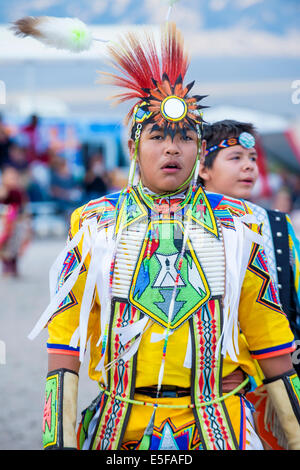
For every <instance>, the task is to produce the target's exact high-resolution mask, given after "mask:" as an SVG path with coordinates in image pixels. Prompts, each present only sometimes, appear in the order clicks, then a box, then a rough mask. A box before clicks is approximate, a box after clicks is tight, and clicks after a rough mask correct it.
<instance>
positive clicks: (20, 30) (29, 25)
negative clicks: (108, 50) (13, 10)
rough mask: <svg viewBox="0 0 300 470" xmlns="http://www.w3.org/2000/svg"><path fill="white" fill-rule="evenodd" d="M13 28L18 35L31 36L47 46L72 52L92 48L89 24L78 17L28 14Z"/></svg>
mask: <svg viewBox="0 0 300 470" xmlns="http://www.w3.org/2000/svg"><path fill="white" fill-rule="evenodd" d="M11 29H12V31H14V33H15V34H16V35H17V36H21V37H28V36H30V37H33V38H35V39H37V40H38V41H40V42H42V43H44V44H45V45H47V46H51V47H55V48H56V49H66V50H69V51H71V52H82V51H86V50H88V49H90V47H91V44H92V40H93V38H92V34H91V32H90V30H89V28H88V27H87V25H86V24H85V23H83V22H82V21H81V20H79V19H77V18H56V17H52V16H40V17H33V16H28V17H25V18H21V19H19V20H17V21H15V22H14V23H13V26H12V27H11Z"/></svg>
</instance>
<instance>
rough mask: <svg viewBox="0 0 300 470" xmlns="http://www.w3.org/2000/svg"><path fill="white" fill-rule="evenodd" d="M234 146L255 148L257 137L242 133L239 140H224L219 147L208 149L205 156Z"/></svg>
mask: <svg viewBox="0 0 300 470" xmlns="http://www.w3.org/2000/svg"><path fill="white" fill-rule="evenodd" d="M234 145H241V146H242V147H244V148H245V149H251V148H253V147H254V146H255V137H254V136H253V135H252V134H249V132H242V133H241V134H240V135H239V137H237V138H236V137H230V138H229V139H224V140H222V141H221V142H220V143H219V144H217V145H212V146H211V147H209V148H207V149H206V154H205V156H207V155H209V154H210V153H212V152H214V151H215V150H218V149H224V148H227V147H232V146H234Z"/></svg>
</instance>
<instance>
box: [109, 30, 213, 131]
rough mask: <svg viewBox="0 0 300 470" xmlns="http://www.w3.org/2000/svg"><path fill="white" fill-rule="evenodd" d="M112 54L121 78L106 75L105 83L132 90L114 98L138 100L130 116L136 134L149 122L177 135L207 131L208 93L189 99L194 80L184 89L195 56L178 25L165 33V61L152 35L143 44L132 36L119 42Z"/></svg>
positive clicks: (127, 90)
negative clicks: (203, 127) (204, 123)
mask: <svg viewBox="0 0 300 470" xmlns="http://www.w3.org/2000/svg"><path fill="white" fill-rule="evenodd" d="M108 52H109V55H110V58H111V63H112V65H113V66H114V67H115V68H116V69H117V71H118V72H119V74H115V73H106V72H101V73H102V74H104V76H105V79H104V81H105V82H106V83H109V84H112V85H115V86H118V87H121V88H125V89H126V91H124V92H122V93H119V94H116V95H114V96H112V97H111V98H112V99H113V100H114V101H115V102H116V103H121V102H124V101H127V100H137V102H136V103H135V105H134V106H133V107H132V108H131V109H130V111H129V113H128V115H127V118H126V122H127V123H128V122H129V121H130V119H131V118H132V135H134V132H135V129H136V126H137V124H144V123H149V122H152V123H153V124H154V128H163V129H164V131H165V133H166V134H167V133H169V134H171V135H172V136H174V135H175V133H176V132H178V131H181V132H183V133H185V132H186V130H187V129H193V130H196V129H197V128H198V127H201V125H202V116H201V113H200V109H202V108H206V107H207V106H201V105H199V104H198V102H199V101H200V100H202V99H203V98H204V97H205V96H206V95H205V96H198V95H196V96H191V97H190V96H189V95H188V94H189V92H190V90H191V88H192V87H193V85H194V82H192V83H190V84H188V85H187V86H185V87H184V86H183V80H184V78H185V75H186V72H187V69H188V66H189V57H188V54H187V52H186V50H185V48H184V41H183V37H182V35H181V33H180V31H179V30H178V29H177V28H176V25H175V24H174V23H167V25H166V26H165V27H164V29H163V30H162V34H161V50H160V58H159V54H158V51H157V47H156V44H155V41H154V38H153V36H152V35H150V34H147V33H146V34H145V36H144V37H143V40H141V39H140V38H139V37H137V35H135V34H133V33H128V34H127V35H126V36H125V37H124V38H121V39H120V42H119V44H115V45H110V46H108Z"/></svg>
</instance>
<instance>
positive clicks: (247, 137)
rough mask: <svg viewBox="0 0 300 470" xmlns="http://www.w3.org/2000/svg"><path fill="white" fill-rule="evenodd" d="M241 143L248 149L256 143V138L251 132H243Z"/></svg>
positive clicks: (240, 138) (240, 137)
mask: <svg viewBox="0 0 300 470" xmlns="http://www.w3.org/2000/svg"><path fill="white" fill-rule="evenodd" d="M239 143H240V144H241V145H242V147H244V148H246V149H251V148H252V147H254V145H255V138H254V137H253V135H252V134H249V132H242V133H241V134H240V136H239Z"/></svg>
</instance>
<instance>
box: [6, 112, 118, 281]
mask: <svg viewBox="0 0 300 470" xmlns="http://www.w3.org/2000/svg"><path fill="white" fill-rule="evenodd" d="M38 131H39V119H38V117H37V116H31V117H30V119H29V121H28V122H27V123H25V124H24V125H23V126H21V127H20V128H18V131H17V133H12V132H11V129H10V127H9V126H8V125H7V124H6V123H5V122H4V120H3V118H2V117H1V116H0V260H1V261H2V267H3V269H2V271H3V272H4V274H7V275H15V276H17V275H18V266H17V265H18V263H17V260H18V258H19V257H20V255H21V254H22V252H23V251H24V249H25V247H26V246H27V245H28V243H29V242H30V240H31V238H32V236H34V232H35V230H33V227H41V225H38V220H39V219H41V218H43V225H42V226H43V230H44V233H46V230H45V228H47V227H46V224H48V225H49V224H50V225H52V228H55V226H56V227H62V229H60V230H58V232H59V233H60V234H61V235H64V234H65V232H66V231H67V227H68V220H69V216H70V214H71V213H72V211H73V210H74V209H75V208H76V207H79V206H81V205H84V204H85V203H87V202H88V201H89V200H91V199H95V198H97V197H100V196H102V195H104V194H107V193H109V192H113V191H116V190H118V189H120V188H121V187H123V186H124V185H126V180H127V178H126V174H125V173H124V172H123V171H122V169H121V168H115V169H114V170H113V171H110V172H108V171H107V170H106V168H105V159H104V155H103V154H102V152H101V151H100V150H97V151H94V152H93V153H92V154H90V155H88V156H87V157H86V158H85V159H83V160H84V162H83V163H82V171H80V172H79V174H78V172H76V171H73V168H72V164H71V163H70V161H69V160H68V159H67V158H66V157H65V156H64V154H63V152H60V151H59V150H58V149H56V148H53V147H51V146H49V147H47V148H44V146H41V145H40V141H39V138H40V137H39V136H40V133H39V132H38ZM45 214H47V217H45ZM39 216H40V217H39ZM43 216H44V217H43ZM46 219H47V221H46ZM59 220H61V224H60V226H58V225H57V221H59ZM33 221H35V222H36V225H34V224H33ZM55 224H56V225H55ZM40 231H41V230H40ZM53 232H54V230H52V233H53Z"/></svg>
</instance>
